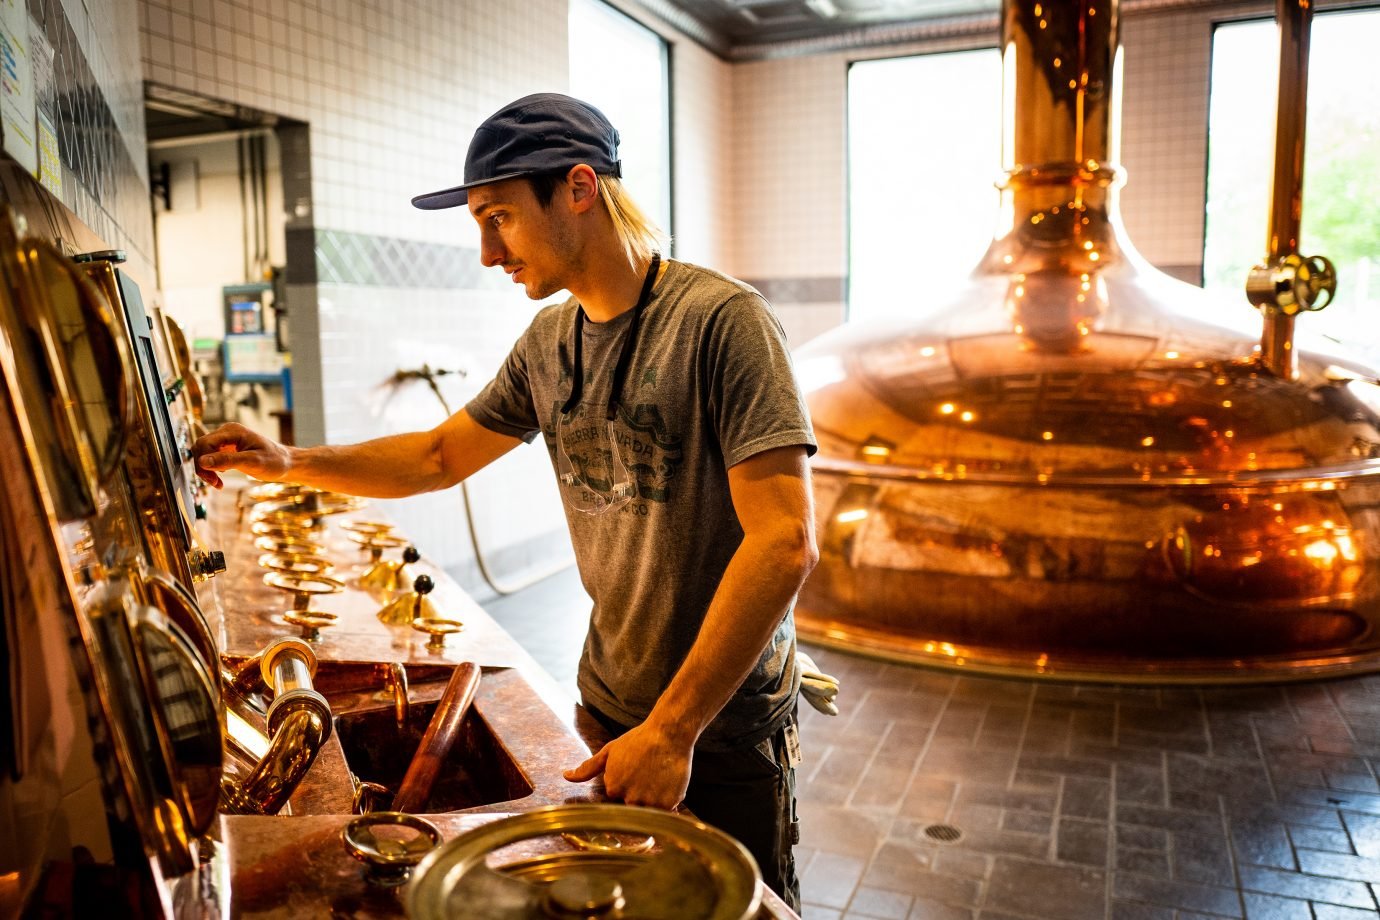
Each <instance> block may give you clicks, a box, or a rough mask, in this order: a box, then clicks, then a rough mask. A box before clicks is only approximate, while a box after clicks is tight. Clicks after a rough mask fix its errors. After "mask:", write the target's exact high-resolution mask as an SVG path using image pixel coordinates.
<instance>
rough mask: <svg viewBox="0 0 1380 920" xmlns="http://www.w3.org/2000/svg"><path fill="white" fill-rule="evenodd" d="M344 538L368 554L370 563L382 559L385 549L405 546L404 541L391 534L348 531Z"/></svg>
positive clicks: (405, 542) (405, 541)
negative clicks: (356, 544)
mask: <svg viewBox="0 0 1380 920" xmlns="http://www.w3.org/2000/svg"><path fill="white" fill-rule="evenodd" d="M345 537H346V539H348V540H350V541H351V542H352V543H358V544H359V548H360V549H362V550H364V551H365V552H367V553H368V554H369V559H370V561H372V562H378V561H379V559H381V558H382V557H383V551H384V550H385V549H396V548H397V547H399V546H406V545H407V540H406V539H404V538H403V537H400V536H398V535H397V534H393V533H379V532H374V533H367V532H360V531H350V532H349V533H346V534H345Z"/></svg>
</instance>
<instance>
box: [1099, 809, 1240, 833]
mask: <svg viewBox="0 0 1380 920" xmlns="http://www.w3.org/2000/svg"><path fill="white" fill-rule="evenodd" d="M1116 817H1117V823H1118V824H1142V825H1145V826H1146V827H1159V828H1163V829H1164V830H1167V831H1182V832H1183V833H1187V834H1214V833H1218V832H1220V831H1221V830H1222V818H1221V816H1220V815H1217V814H1212V813H1203V812H1196V811H1178V810H1175V809H1171V808H1154V807H1152V806H1149V805H1131V804H1127V805H1118V806H1117V809H1116Z"/></svg>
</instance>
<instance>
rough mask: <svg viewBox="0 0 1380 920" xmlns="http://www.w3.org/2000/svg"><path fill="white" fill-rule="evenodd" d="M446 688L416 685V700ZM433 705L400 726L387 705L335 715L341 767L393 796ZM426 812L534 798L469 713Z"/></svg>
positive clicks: (419, 707)
mask: <svg viewBox="0 0 1380 920" xmlns="http://www.w3.org/2000/svg"><path fill="white" fill-rule="evenodd" d="M444 686H445V684H444V682H442V683H441V684H438V685H435V686H434V687H433V686H431V685H422V686H421V687H417V686H415V685H414V687H413V690H414V693H416V694H418V695H431V694H432V693H433V692H434V693H437V694H439V692H440V690H441V689H443V688H444ZM436 706H437V700H435V699H432V700H430V701H428V702H422V703H417V702H414V703H413V704H412V705H411V706H409V707H408V714H407V718H406V720H405V721H404V722H402V723H401V724H400V723H399V722H398V720H397V718H396V716H395V714H394V710H393V707H392V705H391V704H381V705H380V706H378V707H377V708H373V709H355V710H351V711H346V712H341V711H339V710H337V712H336V719H335V729H336V735H337V737H339V738H340V745H341V747H342V748H343V749H344V753H345V762H346V764H348V765H349V768H350V771H351V772H353V773H354V774H355V776H357V777H359V779H361V780H363V781H365V782H370V783H378V784H380V785H383V786H385V787H387V788H388V789H389V790H393V791H396V790H397V788H398V786H399V784H400V783H401V782H402V778H403V775H404V774H405V773H406V772H407V767H408V765H409V764H410V763H411V762H412V757H413V755H414V754H415V753H416V752H417V748H418V745H419V744H420V742H421V740H422V735H423V734H424V733H425V732H426V728H427V725H428V723H430V721H431V717H432V714H433V713H434V712H435V711H436ZM444 763H445V766H444V767H443V768H442V770H441V773H440V776H439V777H438V778H437V780H436V785H435V787H434V788H433V790H432V793H431V797H430V798H429V799H428V800H427V803H426V806H425V807H424V808H423V809H422V811H424V812H443V811H460V810H462V809H468V808H477V807H479V806H481V805H493V804H496V803H498V802H511V801H513V800H515V799H522V798H526V797H527V796H529V795H531V794H532V783H531V782H530V781H529V780H528V778H527V776H526V774H524V773H523V771H522V768H521V767H520V766H518V763H517V761H516V760H514V759H513V757H512V755H511V754H510V753H509V752H508V749H507V748H505V747H504V746H503V743H502V742H501V741H500V740H499V739H498V736H497V735H496V734H495V733H494V730H493V728H492V727H491V726H490V725H489V723H488V720H486V719H485V718H484V717H483V716H482V715H480V714H479V713H477V712H476V711H475V710H474V709H473V708H471V709H470V711H469V712H468V713H467V714H466V715H465V719H464V721H463V723H462V724H461V728H460V733H459V734H458V736H457V737H456V739H455V743H454V745H453V746H452V748H451V750H450V754H449V756H448V757H447V758H446V759H445V761H444Z"/></svg>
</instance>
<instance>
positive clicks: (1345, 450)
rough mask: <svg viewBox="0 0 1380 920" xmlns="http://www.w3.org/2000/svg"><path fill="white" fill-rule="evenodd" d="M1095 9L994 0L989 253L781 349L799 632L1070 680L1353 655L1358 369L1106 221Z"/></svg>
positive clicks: (1375, 534)
mask: <svg viewBox="0 0 1380 920" xmlns="http://www.w3.org/2000/svg"><path fill="white" fill-rule="evenodd" d="M1119 25H1120V24H1119V15H1118V11H1117V8H1116V5H1115V4H1112V3H1104V2H1099V0H1082V2H1081V3H1076V4H1075V3H1066V4H1065V3H1061V4H1048V3H1045V4H1041V3H1034V2H1029V0H1025V2H1008V3H1007V4H1006V5H1005V7H1004V11H1003V27H1002V57H1003V68H1004V73H1005V79H1006V87H1007V89H1006V92H1005V98H1004V116H1003V117H1004V124H1003V153H1004V157H1005V159H1006V179H1005V182H1004V184H1003V188H1002V198H1001V205H1000V208H1001V227H1000V228H999V230H998V233H997V234H996V238H995V239H994V241H993V242H992V244H991V246H990V248H989V249H988V251H987V253H986V255H985V256H984V257H983V258H982V260H981V262H980V263H979V264H978V266H977V268H976V269H975V270H974V271H973V272H972V274H971V275H970V276H969V278H968V279H967V281H966V282H965V283H964V284H963V285H961V286H960V287H959V288H958V289H957V290H955V291H954V292H953V293H952V294H950V295H948V296H946V297H942V298H937V299H928V298H926V297H925V296H924V294H923V293H921V292H917V293H915V294H912V295H910V296H914V297H915V298H916V303H915V310H914V311H913V314H912V315H910V316H907V317H906V318H904V319H901V320H892V321H885V322H881V323H877V324H871V325H863V324H859V325H847V326H844V327H842V328H840V329H838V330H835V331H834V332H832V333H830V334H827V335H825V336H822V337H820V338H818V339H816V340H814V341H813V342H811V343H810V344H809V345H807V346H806V347H805V348H803V349H801V350H800V352H798V354H797V362H798V367H799V371H800V375H801V379H802V381H803V384H804V386H805V389H806V396H807V400H808V403H809V406H810V411H811V415H812V417H813V421H814V425H815V430H816V434H817V436H818V438H819V441H820V452H819V455H818V456H817V457H816V458H815V462H814V482H815V499H816V513H817V516H818V525H819V540H820V547H821V561H820V564H819V566H818V568H817V569H816V571H815V573H814V575H813V576H812V577H811V578H810V580H809V581H808V582H807V584H806V586H805V588H804V590H803V591H802V594H801V598H800V602H799V607H798V609H797V621H798V624H799V628H800V631H801V634H802V636H804V637H806V638H809V639H811V640H813V641H818V642H824V643H826V644H835V645H839V646H842V647H848V648H854V649H861V650H865V651H869V652H872V653H875V654H880V655H884V656H889V657H894V658H898V659H903V660H910V661H920V662H926V663H937V664H947V665H958V666H963V667H966V668H971V669H974V670H982V671H992V672H1003V673H1022V674H1045V675H1055V676H1068V677H1080V678H1091V679H1109V680H1124V679H1154V680H1158V679H1170V680H1175V679H1177V680H1201V679H1210V680H1239V679H1264V678H1269V679H1279V678H1287V677H1301V676H1315V675H1319V674H1324V673H1330V672H1336V671H1345V670H1351V669H1355V668H1373V667H1374V666H1375V665H1376V663H1377V662H1380V657H1378V656H1380V628H1378V627H1380V386H1377V383H1376V380H1375V374H1374V373H1373V372H1371V371H1368V370H1366V369H1364V368H1361V367H1358V366H1355V365H1350V364H1347V363H1345V362H1342V361H1339V360H1336V359H1333V358H1328V357H1326V356H1322V355H1315V354H1308V353H1297V352H1296V351H1295V350H1293V349H1292V343H1291V341H1285V342H1284V344H1283V345H1280V340H1279V338H1278V336H1276V337H1275V338H1274V339H1272V338H1271V337H1270V335H1267V336H1266V339H1265V341H1266V350H1267V351H1271V350H1278V349H1280V348H1282V349H1283V353H1284V354H1286V356H1287V359H1288V361H1287V364H1286V365H1285V366H1284V367H1283V368H1281V367H1278V366H1272V365H1271V364H1270V362H1269V361H1268V360H1264V359H1263V358H1262V355H1261V348H1260V346H1259V344H1258V343H1257V342H1256V341H1255V340H1253V339H1251V338H1248V337H1246V336H1244V335H1243V334H1241V333H1239V332H1234V331H1231V330H1226V329H1222V328H1218V327H1215V326H1212V325H1210V324H1207V323H1205V322H1202V321H1200V320H1199V319H1198V318H1197V317H1200V316H1205V315H1208V314H1209V310H1208V308H1207V304H1208V297H1207V295H1205V294H1204V292H1203V291H1202V290H1201V289H1199V288H1196V287H1194V286H1192V285H1188V284H1184V283H1182V282H1179V281H1176V280H1174V279H1172V278H1170V277H1168V276H1167V275H1164V274H1163V273H1161V272H1159V271H1157V270H1155V269H1154V268H1153V267H1151V266H1150V265H1149V264H1148V263H1147V262H1146V261H1145V260H1144V259H1143V258H1142V257H1141V256H1140V255H1139V254H1138V253H1136V251H1135V250H1134V248H1133V247H1132V246H1131V245H1130V243H1129V242H1128V241H1127V239H1126V236H1125V233H1124V230H1123V229H1122V226H1121V221H1120V218H1119V216H1118V211H1117V191H1118V187H1119V186H1120V184H1121V183H1122V181H1123V174H1122V171H1121V170H1120V169H1119V167H1117V166H1116V165H1115V164H1116V159H1117V151H1116V119H1117V112H1118V108H1119V106H1118V101H1117V97H1116V87H1115V85H1114V76H1115V75H1116V72H1117V70H1118V57H1119V53H1120V51H1119V41H1118V33H1119ZM1246 307H1247V305H1246V303H1245V302H1244V298H1243V302H1242V304H1241V309H1242V310H1243V311H1244V310H1245V309H1246ZM1290 319H1291V321H1292V314H1290ZM1277 331H1278V330H1276V332H1277ZM1295 364H1296V366H1295Z"/></svg>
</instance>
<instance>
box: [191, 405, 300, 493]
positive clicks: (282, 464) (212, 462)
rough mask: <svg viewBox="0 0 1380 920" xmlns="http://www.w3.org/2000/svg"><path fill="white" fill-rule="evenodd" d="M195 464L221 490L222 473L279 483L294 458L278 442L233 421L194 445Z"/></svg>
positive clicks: (197, 469)
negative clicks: (239, 472) (220, 471)
mask: <svg viewBox="0 0 1380 920" xmlns="http://www.w3.org/2000/svg"><path fill="white" fill-rule="evenodd" d="M192 463H193V464H194V465H195V467H196V473H197V475H198V476H200V477H201V478H202V479H204V480H206V481H207V482H209V483H210V484H211V485H213V486H215V487H216V488H217V489H219V488H221V487H222V486H223V485H224V483H223V482H222V481H221V478H220V476H218V475H217V471H219V470H243V471H244V472H246V473H248V474H249V475H250V476H253V477H254V478H255V479H262V480H263V481H264V482H279V481H281V480H282V479H284V478H285V477H286V476H287V473H288V470H290V469H291V468H292V455H291V454H289V453H288V450H287V448H285V447H284V446H283V445H281V444H279V443H278V442H277V441H272V440H269V439H268V438H266V437H264V436H263V435H261V434H258V433H256V432H253V431H250V430H249V429H248V428H246V427H244V426H243V425H240V424H237V423H235V422H231V423H230V424H228V425H222V426H220V427H219V428H217V429H216V430H215V431H213V432H211V433H210V434H205V435H202V436H201V437H199V438H197V439H196V443H195V444H193V445H192Z"/></svg>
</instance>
